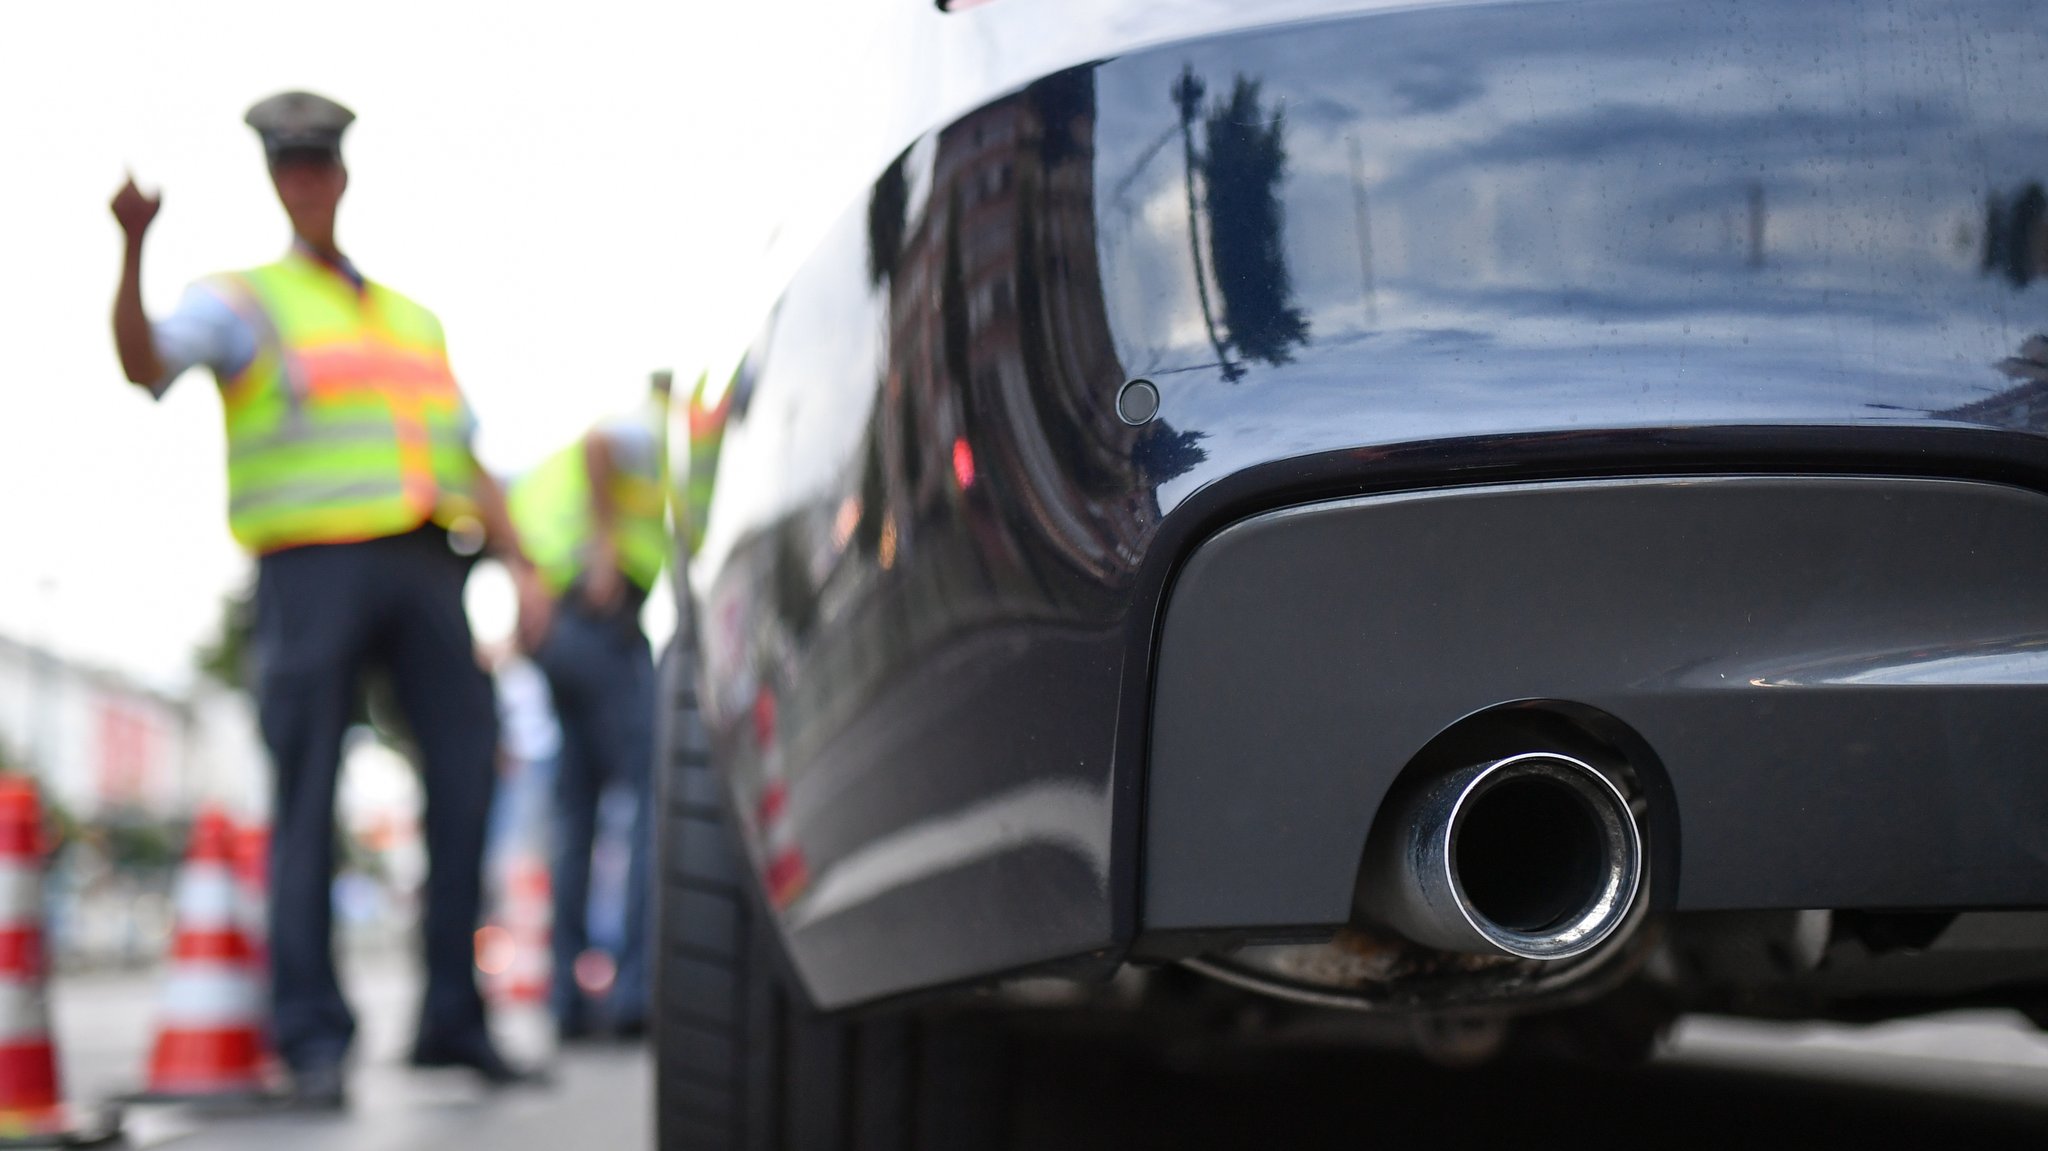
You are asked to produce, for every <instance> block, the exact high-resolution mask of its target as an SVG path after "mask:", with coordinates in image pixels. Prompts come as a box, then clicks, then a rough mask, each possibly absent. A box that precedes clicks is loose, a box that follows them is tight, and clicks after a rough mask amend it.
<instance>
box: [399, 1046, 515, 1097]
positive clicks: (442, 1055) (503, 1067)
mask: <svg viewBox="0 0 2048 1151" xmlns="http://www.w3.org/2000/svg"><path fill="white" fill-rule="evenodd" d="M410 1062H411V1063H412V1065H413V1066H414V1067H467V1068H469V1069H470V1070H471V1071H474V1072H476V1073H477V1074H478V1075H480V1076H482V1077H483V1081H484V1082H486V1083H488V1084H490V1085H491V1086H493V1087H514V1086H518V1085H520V1084H538V1083H545V1082H547V1073H546V1072H544V1071H542V1070H540V1069H539V1068H532V1067H515V1066H513V1065H512V1064H511V1063H508V1062H506V1061H505V1057H504V1056H503V1055H500V1054H498V1049H497V1048H496V1047H494V1046H492V1045H491V1041H490V1040H489V1039H486V1038H483V1037H481V1036H480V1037H478V1038H475V1039H466V1040H457V1041H453V1042H442V1041H439V1040H428V1039H424V1038H423V1039H421V1040H420V1041H419V1042H418V1043H415V1044H414V1045H413V1049H412V1059H411V1060H410Z"/></svg>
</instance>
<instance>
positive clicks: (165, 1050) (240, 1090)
mask: <svg viewBox="0 0 2048 1151" xmlns="http://www.w3.org/2000/svg"><path fill="white" fill-rule="evenodd" d="M176 913H177V930H176V932H175V933H174V934H173V935H172V937H171V961H170V973H169V974H168V975H167V976H166V977H165V980H164V984H163V991H162V996H161V998H160V999H159V1000H158V1003H157V1013H158V1014H157V1024H158V1030H157V1035H156V1046H155V1047H154V1049H153V1050H152V1051H151V1053H150V1057H149V1086H148V1087H147V1088H146V1089H145V1090H144V1091H143V1092H142V1093H141V1094H138V1095H135V1096H131V1098H133V1099H135V1100H137V1101H143V1102H209V1101H219V1102H231V1103H232V1102H248V1101H257V1100H262V1099H265V1098H268V1097H270V1096H272V1095H273V1094H274V1087H275V1085H274V1084H273V1083H272V1081H271V1075H270V1067H269V1059H268V1057H267V1055H268V1053H267V1052H266V1050H265V1047H266V1044H265V1042H264V1036H263V1029H264V1016H265V1010H264V1001H265V999H266V995H265V987H264V982H265V981H264V978H263V971H262V968H261V967H260V966H259V961H258V952H257V946H256V944H255V943H254V942H253V941H252V940H251V938H250V936H249V932H248V930H247V925H246V919H245V917H246V914H247V912H246V910H245V907H244V904H243V899H242V891H241V890H240V887H239V885H238V884H237V882H236V878H235V832H234V825H233V824H232V823H230V822H229V820H228V817H227V816H225V815H223V814H222V813H220V812H219V811H217V810H213V809H208V810H204V811H201V812H200V813H199V816H198V818H197V819H196V820H194V821H193V825H192V845H191V848H190V850H188V851H187V853H186V856H185V866H184V867H183V869H181V870H180V871H179V873H178V886H177V895H176Z"/></svg>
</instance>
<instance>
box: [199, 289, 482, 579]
mask: <svg viewBox="0 0 2048 1151" xmlns="http://www.w3.org/2000/svg"><path fill="white" fill-rule="evenodd" d="M217 283H218V285H219V286H220V288H221V290H222V294H223V295H224V296H225V297H226V298H227V300H228V301H229V303H230V304H231V305H232V306H233V307H235V308H236V310H237V311H238V312H240V313H241V314H242V315H243V316H244V317H245V318H246V319H248V320H249V321H250V322H251V323H253V324H255V325H256V326H257V328H258V339H257V351H256V356H255V358H254V359H253V360H251V361H250V363H249V365H248V366H247V367H246V368H244V369H243V370H242V371H241V373H240V374H239V375H236V376H234V377H233V378H231V379H228V380H224V381H222V384H221V404H222V409H223V413H224V415H225V418H226V422H227V441H228V526H229V528H230V530H232V531H233V533H234V536H235V539H236V540H238V541H240V542H241V544H242V546H244V547H246V548H248V549H249V550H251V551H254V552H258V553H263V552H273V551H278V550H280V549H283V548H290V547H298V546H300V545H304V544H326V543H347V542H352V541H357V540H369V539H379V538H382V537H384V536H392V535H400V534H403V533H405V532H408V531H411V530H413V529H414V528H417V527H420V526H422V525H423V524H426V523H427V522H429V521H432V522H435V523H438V524H441V525H442V526H443V527H449V528H455V529H458V530H473V529H474V528H475V526H476V504H475V499H474V494H473V491H472V482H473V481H472V477H473V475H474V470H475V464H474V462H473V459H472V457H471V455H470V447H469V443H470V437H471V433H472V429H473V425H474V421H473V419H472V417H471V415H470V412H469V406H468V404H467V403H465V402H464V400H463V398H462V393H461V391H460V390H459V389H458V388H457V387H456V384H455V377H454V376H453V375H452V374H451V373H450V372H449V370H448V356H447V352H446V349H445V347H444V345H443V343H442V336H441V323H440V321H439V320H437V319H435V318H434V314H433V313H432V312H430V311H428V310H427V309H425V308H423V307H421V306H420V305H418V304H415V303H413V302H412V301H411V300H408V299H406V298H405V297H404V296H401V295H399V294H398V293H397V292H394V291H392V290H391V289H389V288H386V287H384V286H383V285H381V284H374V283H365V284H364V285H363V287H362V288H361V289H360V290H358V289H357V287H356V285H355V284H354V283H352V282H351V281H350V280H349V279H348V278H347V277H345V276H343V275H342V274H341V273H339V272H337V271H336V270H334V269H332V268H329V267H327V266H326V265H324V264H322V263H320V262H319V261H317V260H314V259H312V258H311V257H309V256H306V255H304V254H302V253H298V252H294V253H292V254H291V255H289V256H287V257H285V258H284V259H282V260H279V261H278V262H277V263H274V264H269V265H266V266H264V267H261V268H256V269H253V270H251V271H247V272H237V273H230V274H229V275H226V276H223V277H220V278H219V279H218V281H217Z"/></svg>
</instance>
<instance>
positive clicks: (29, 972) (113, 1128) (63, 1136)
mask: <svg viewBox="0 0 2048 1151" xmlns="http://www.w3.org/2000/svg"><path fill="white" fill-rule="evenodd" d="M42 864H43V812H42V801H41V799H40V798H39V797H38V796H37V794H36V787H35V784H34V783H32V782H30V781H29V780H26V779H22V778H19V777H15V776H0V1147H51V1146H80V1145H84V1144H89V1143H98V1142H103V1141H105V1140H108V1139H112V1138H113V1137H114V1136H116V1135H118V1134H120V1116H119V1114H118V1113H117V1112H113V1111H107V1110H102V1111H98V1112H94V1113H90V1114H87V1113H83V1112H80V1111H78V1110H77V1109H75V1108H72V1107H70V1106H67V1105H66V1104H65V1103H64V1100H63V1097H62V1093H61V1092H60V1091H59V1089H58V1081H57V1050H56V1044H55V1043H54V1042H53V1041H52V1040H51V1038H50V1018H49V1003H48V1001H47V1000H46V999H45V997H44V994H43V980H44V977H45V975H46V973H47V967H46V964H45V961H44V959H45V957H44V953H43V871H42Z"/></svg>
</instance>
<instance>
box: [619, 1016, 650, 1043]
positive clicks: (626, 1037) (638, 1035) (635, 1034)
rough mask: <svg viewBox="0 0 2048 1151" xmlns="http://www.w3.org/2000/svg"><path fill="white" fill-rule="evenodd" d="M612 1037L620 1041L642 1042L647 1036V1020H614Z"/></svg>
mask: <svg viewBox="0 0 2048 1151" xmlns="http://www.w3.org/2000/svg"><path fill="white" fill-rule="evenodd" d="M612 1038H613V1039H616V1040H618V1041H619V1042H620V1043H640V1042H644V1041H645V1040H646V1038H647V1020H646V1019H645V1018H639V1019H617V1020H613V1021H612Z"/></svg>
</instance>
